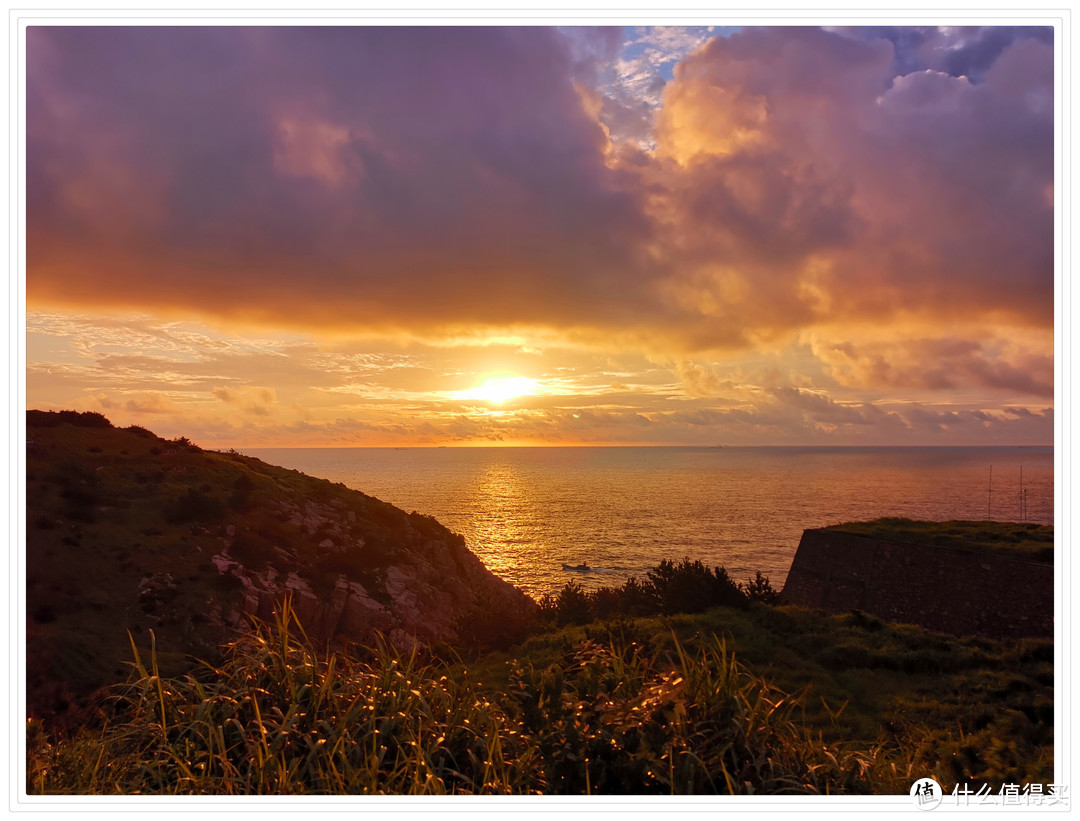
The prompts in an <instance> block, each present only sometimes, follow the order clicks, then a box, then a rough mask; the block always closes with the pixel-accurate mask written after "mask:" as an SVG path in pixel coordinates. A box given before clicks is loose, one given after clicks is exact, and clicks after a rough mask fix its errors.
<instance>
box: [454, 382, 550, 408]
mask: <svg viewBox="0 0 1080 821" xmlns="http://www.w3.org/2000/svg"><path fill="white" fill-rule="evenodd" d="M539 387H540V383H538V382H537V381H536V380H535V379H529V378H527V377H524V376H504V377H492V378H491V379H488V380H486V381H485V382H484V383H483V384H482V385H479V386H477V387H475V388H473V389H472V390H467V391H461V392H460V393H458V394H456V398H458V399H480V400H482V401H484V402H494V403H495V404H497V405H501V404H502V403H503V402H508V401H509V400H511V399H516V398H517V397H519V396H535V395H536V394H537V392H538V391H539Z"/></svg>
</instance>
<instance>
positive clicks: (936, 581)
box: [781, 530, 1054, 638]
mask: <svg viewBox="0 0 1080 821" xmlns="http://www.w3.org/2000/svg"><path fill="white" fill-rule="evenodd" d="M781 600H782V602H783V603H784V604H794V605H799V606H801V607H814V608H820V609H822V610H826V611H829V612H846V611H848V610H862V611H864V612H866V613H872V614H873V615H875V616H878V617H879V618H881V619H884V620H886V621H894V622H903V623H907V624H919V625H922V626H923V627H927V628H929V629H931V630H938V631H941V632H944V633H953V634H955V635H961V636H963V635H981V636H989V637H991V638H1018V637H1022V636H1041V637H1045V638H1052V637H1053V632H1054V568H1053V567H1052V566H1050V565H1046V564H1039V563H1035V562H1023V561H1017V560H1016V559H1007V558H1002V557H999V556H988V555H986V554H984V553H976V552H974V551H967V550H957V549H950V548H943V547H930V546H927V545H915V544H902V543H899V542H890V541H886V540H884V539H872V538H868V537H866V536H856V535H853V534H850V533H838V532H835V531H830V530H807V531H805V532H804V533H803V536H802V541H800V542H799V549H798V551H797V552H796V553H795V559H794V560H793V561H792V563H791V570H790V572H789V573H788V577H787V583H786V584H785V586H784V590H783V596H782V599H781Z"/></svg>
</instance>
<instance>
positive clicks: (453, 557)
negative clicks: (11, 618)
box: [25, 412, 536, 715]
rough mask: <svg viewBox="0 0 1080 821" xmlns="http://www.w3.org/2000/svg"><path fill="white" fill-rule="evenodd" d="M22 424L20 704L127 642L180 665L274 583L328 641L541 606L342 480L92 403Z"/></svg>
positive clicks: (262, 612) (406, 635) (505, 633)
mask: <svg viewBox="0 0 1080 821" xmlns="http://www.w3.org/2000/svg"><path fill="white" fill-rule="evenodd" d="M72 420H74V422H73V421H72ZM30 428H33V435H32V438H33V439H34V441H35V445H34V447H33V448H32V449H31V450H29V451H28V452H27V480H28V483H27V488H28V491H27V510H26V514H27V521H28V522H29V523H30V524H29V526H28V527H27V545H26V560H27V586H26V601H25V606H26V614H27V618H28V628H27V642H28V653H27V658H28V659H29V660H31V662H32V663H29V664H28V671H27V692H28V708H29V710H30V712H31V714H35V715H48V714H54V715H58V714H60V713H62V712H65V711H68V709H69V706H74V704H75V702H77V701H79V700H81V699H83V698H84V697H85V696H87V695H88V694H89V693H91V692H93V691H94V690H95V689H97V688H99V687H101V686H103V685H108V684H114V683H117V682H119V681H123V680H124V679H125V678H126V677H127V674H128V671H129V669H130V662H131V660H132V646H131V645H132V642H134V643H135V644H136V645H137V646H138V649H139V652H140V653H141V654H142V657H143V658H146V657H147V655H148V654H149V653H150V651H151V648H152V647H153V648H156V651H157V652H158V660H159V662H160V664H161V666H162V671H163V673H164V674H166V675H173V674H179V673H182V672H185V665H189V664H190V659H191V658H202V659H208V658H210V657H212V656H213V654H214V653H215V652H216V650H217V647H218V646H219V645H220V644H221V643H222V642H225V641H228V640H230V639H232V638H234V637H235V636H236V631H237V629H246V628H247V627H248V626H249V624H250V618H251V617H255V618H259V619H263V620H266V621H273V619H274V617H275V613H276V612H280V610H281V607H282V604H283V602H284V601H285V600H286V598H288V599H289V600H290V601H291V608H292V612H293V614H294V615H295V617H296V618H297V620H298V621H299V622H300V624H301V625H302V626H303V628H304V630H305V631H306V632H307V634H308V636H309V637H310V638H311V639H312V640H313V641H315V642H316V643H317V645H319V646H321V647H328V648H331V649H338V648H343V647H346V646H348V645H371V644H372V643H373V639H374V637H375V633H376V631H378V632H380V633H382V634H383V635H384V636H386V637H387V638H388V639H389V640H390V641H392V642H394V643H395V644H398V645H400V646H401V647H402V648H406V649H408V648H412V647H414V646H417V645H419V646H420V647H421V648H422V647H425V646H433V645H437V644H440V643H451V644H453V643H456V642H458V641H465V642H475V643H480V644H500V643H504V642H507V641H510V640H513V639H514V638H517V637H519V636H520V635H521V632H522V628H527V626H528V623H529V621H530V619H531V617H532V615H533V614H534V612H535V610H536V604H535V603H534V602H533V601H532V600H531V599H529V598H528V597H527V596H525V595H524V594H523V593H521V592H520V591H518V590H517V589H515V588H514V587H512V586H511V585H509V584H507V583H506V582H504V581H502V580H501V579H498V578H497V577H495V576H494V575H493V574H492V573H491V572H490V571H488V570H487V568H485V567H484V566H483V564H482V563H481V562H480V560H479V559H478V558H477V557H476V556H475V555H474V554H473V553H471V552H470V551H469V550H468V549H467V548H466V546H465V542H464V540H463V539H462V538H461V537H460V536H458V535H456V534H454V533H452V532H450V531H449V530H447V529H446V528H445V527H443V526H442V525H440V524H439V523H438V522H436V521H435V520H434V519H432V518H430V517H428V516H422V515H419V514H416V513H412V514H408V513H405V512H404V511H402V510H399V509H398V508H395V507H393V506H391V505H388V504H386V503H384V502H381V501H379V500H378V499H374V498H372V497H370V496H366V495H365V494H363V493H360V492H358V491H355V490H350V489H348V488H346V487H345V486H343V485H340V484H334V483H331V482H327V481H325V480H321V479H316V478H313V477H309V476H304V475H303V474H300V473H298V472H296V471H290V470H286V469H284V468H279V467H274V466H272V465H268V464H266V463H264V462H261V461H259V460H258V459H253V458H251V457H247V456H243V455H242V454H239V453H235V452H230V453H218V452H213V451H203V450H200V449H199V448H198V447H195V446H193V445H192V444H191V443H190V442H187V441H186V440H182V439H178V440H173V441H171V442H170V441H166V440H163V439H161V438H159V437H157V436H155V435H154V434H152V433H151V432H150V431H147V430H145V429H143V428H137V427H132V428H123V429H118V428H113V427H112V426H111V425H110V424H109V422H108V420H106V419H105V418H104V417H100V416H99V415H97V414H91V415H89V416H87V415H85V414H83V415H79V414H60V415H55V418H54V415H49V414H39V413H36V412H31V413H29V414H28V429H30ZM186 669H190V666H188V667H187V668H186Z"/></svg>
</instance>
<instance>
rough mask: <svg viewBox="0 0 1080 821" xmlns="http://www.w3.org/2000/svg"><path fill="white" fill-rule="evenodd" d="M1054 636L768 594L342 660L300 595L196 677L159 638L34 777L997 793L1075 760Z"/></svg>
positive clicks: (59, 783)
mask: <svg viewBox="0 0 1080 821" xmlns="http://www.w3.org/2000/svg"><path fill="white" fill-rule="evenodd" d="M736 645H737V646H738V647H739V648H740V656H739V658H738V659H737V658H736V656H735V652H734V648H735V646H736ZM743 648H745V649H743ZM796 651H797V652H798V653H799V655H797V654H796ZM841 656H843V657H841ZM1052 657H1053V654H1052V646H1051V645H1050V644H1049V643H1047V642H1038V641H1023V642H1018V643H1011V644H1006V643H1001V644H998V643H991V642H983V641H981V640H960V639H952V638H949V637H945V636H941V635H937V634H932V633H929V632H927V631H923V630H921V629H919V628H912V627H904V626H896V625H891V626H890V625H884V624H881V623H876V622H873V620H872V619H868V617H865V616H864V615H862V614H853V615H852V616H850V617H842V616H825V615H824V614H814V613H810V612H808V611H800V610H797V609H794V608H772V607H761V606H757V605H751V606H749V607H747V608H740V609H730V608H716V609H713V610H710V611H708V612H706V613H704V614H701V615H694V616H692V615H680V616H675V617H670V618H668V617H661V618H652V619H635V620H625V619H624V620H617V621H614V622H606V623H602V624H596V625H593V626H591V627H586V628H581V627H570V628H564V629H562V630H556V631H551V632H547V633H541V634H538V635H536V636H534V637H533V638H532V639H530V640H529V641H528V642H526V643H525V644H524V645H521V646H520V647H518V648H517V650H516V651H515V652H514V654H513V655H509V656H508V655H503V654H490V655H487V656H480V657H477V658H474V659H472V660H471V661H469V662H468V663H467V664H466V663H463V662H460V661H456V660H453V659H450V660H441V659H438V658H431V657H427V658H421V657H420V656H418V655H417V654H415V653H403V652H401V651H400V650H397V649H395V648H394V647H393V646H391V645H390V644H388V643H386V642H382V641H380V642H378V643H377V644H376V646H375V647H373V648H370V654H369V655H367V656H365V657H364V658H359V657H356V656H351V657H343V656H329V657H327V656H325V655H323V654H321V653H319V652H317V651H316V650H315V648H314V647H313V646H312V645H311V644H310V643H309V642H308V641H307V640H306V639H305V638H304V636H303V634H302V633H301V632H300V631H299V628H298V627H297V626H296V625H295V624H292V623H290V617H289V614H288V612H287V611H286V612H285V614H283V615H282V616H281V617H280V618H279V620H278V622H277V624H276V625H274V626H269V625H262V624H258V625H256V629H255V631H254V632H253V633H251V634H250V635H248V636H246V637H245V638H243V639H242V640H240V641H237V642H235V643H233V644H231V645H229V646H228V647H227V648H226V652H225V655H224V658H223V660H222V661H221V662H220V663H218V664H216V665H203V666H202V667H201V668H200V669H199V670H197V671H196V672H194V673H192V674H189V675H186V676H183V677H172V678H169V677H165V676H162V675H161V674H160V671H159V669H158V666H157V658H156V654H152V655H151V656H150V657H149V658H148V659H145V660H143V659H139V658H138V655H137V654H136V662H135V665H134V666H135V673H134V675H133V679H132V681H131V683H129V684H127V685H125V686H122V687H119V688H115V689H114V690H113V695H112V697H111V700H110V706H109V709H108V710H107V715H105V716H103V720H101V721H99V722H98V723H97V724H96V725H95V726H94V727H86V728H84V729H82V730H81V731H79V732H77V733H75V734H73V735H71V736H69V737H66V738H57V737H55V736H53V737H50V736H49V735H48V734H47V733H46V732H45V731H44V730H43V728H42V727H41V725H40V724H38V723H36V722H31V723H30V725H29V727H28V735H27V752H28V760H27V790H28V791H29V792H31V793H39V794H107V793H112V794H133V793H144V794H145V793H153V794H230V795H239V794H297V793H305V794H320V793H334V794H369V793H384V794H419V793H425V794H447V793H451V794H452V793H459V794H492V793H539V794H548V795H551V794H570V795H580V794H588V793H600V794H669V793H695V794H711V793H721V794H723V793H738V794H752V793H756V794H776V793H803V794H823V793H872V794H906V793H907V790H908V788H909V786H910V784H911V782H912V781H913V780H914V779H915V778H918V777H922V776H924V775H930V776H932V777H935V778H936V779H937V780H938V781H939V783H942V784H955V783H956V782H957V781H970V782H975V783H980V782H987V783H991V784H993V785H994V790H995V792H996V791H997V789H999V787H1000V785H1001V784H1004V783H1035V782H1037V781H1043V782H1049V781H1050V780H1052V778H1053V757H1052V725H1053V712H1052V704H1051V703H1050V702H1049V701H1048V694H1049V693H1050V692H1052V691H1051V690H1050V687H1051V684H1052V666H1051V661H1052ZM743 659H749V661H748V662H747V661H743ZM770 660H771V661H770ZM763 673H764V675H763Z"/></svg>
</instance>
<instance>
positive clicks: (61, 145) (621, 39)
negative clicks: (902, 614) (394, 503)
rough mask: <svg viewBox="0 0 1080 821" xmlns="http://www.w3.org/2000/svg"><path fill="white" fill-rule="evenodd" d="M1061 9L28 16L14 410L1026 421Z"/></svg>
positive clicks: (1037, 336)
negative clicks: (323, 22) (944, 19)
mask: <svg viewBox="0 0 1080 821" xmlns="http://www.w3.org/2000/svg"><path fill="white" fill-rule="evenodd" d="M1053 57H1054V54H1053V31H1052V30H1051V29H1049V28H1010V27H965V28H956V27H951V28H950V27H903V28H894V27H874V28H835V27H834V28H829V29H826V28H815V27H783V26H775V27H762V28H732V27H723V26H715V27H695V28H682V27H661V28H634V27H608V28H579V27H551V28H544V27H526V28H507V27H476V28H471V27H447V28H433V27H423V26H417V27H403V28H386V27H373V26H357V27H335V28H319V27H271V28H260V27H212V26H187V27H157V28H147V27H110V26H92V27H77V26H63V25H58V26H32V27H30V28H29V29H28V30H27V68H26V78H27V79H26V121H25V128H26V145H27V152H26V157H27V167H26V180H27V185H26V226H27V231H26V249H27V272H26V300H27V313H26V331H27V337H26V343H27V372H26V386H27V387H26V390H27V405H28V407H32V408H41V409H53V410H59V409H75V410H83V411H87V410H89V411H97V412H100V413H103V414H105V415H106V416H107V417H109V419H110V420H112V422H113V423H114V424H116V425H119V426H126V425H140V426H142V427H146V428H149V429H150V430H153V431H154V432H155V433H158V434H159V435H162V436H180V435H183V436H187V437H188V438H190V439H191V440H192V441H194V442H196V443H197V444H199V445H202V446H203V447H216V448H228V447H236V448H243V447H288V446H299V447H314V446H336V447H343V446H395V447H408V446H433V445H448V446H456V445H589V444H597V445H630V444H640V445H649V444H651V445H716V444H723V445H803V444H805V445H984V444H985V445H995V444H1010V445H1012V444H1025V445H1030V444H1034V445H1049V444H1053V437H1054V423H1053V414H1054V408H1053V404H1054V403H1053V399H1054V373H1055V371H1054V255H1053V252H1054V234H1053V228H1054V225H1053V220H1054V214H1053V201H1054V163H1053V137H1054V116H1053V115H1054V88H1053V70H1054V59H1053Z"/></svg>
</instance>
